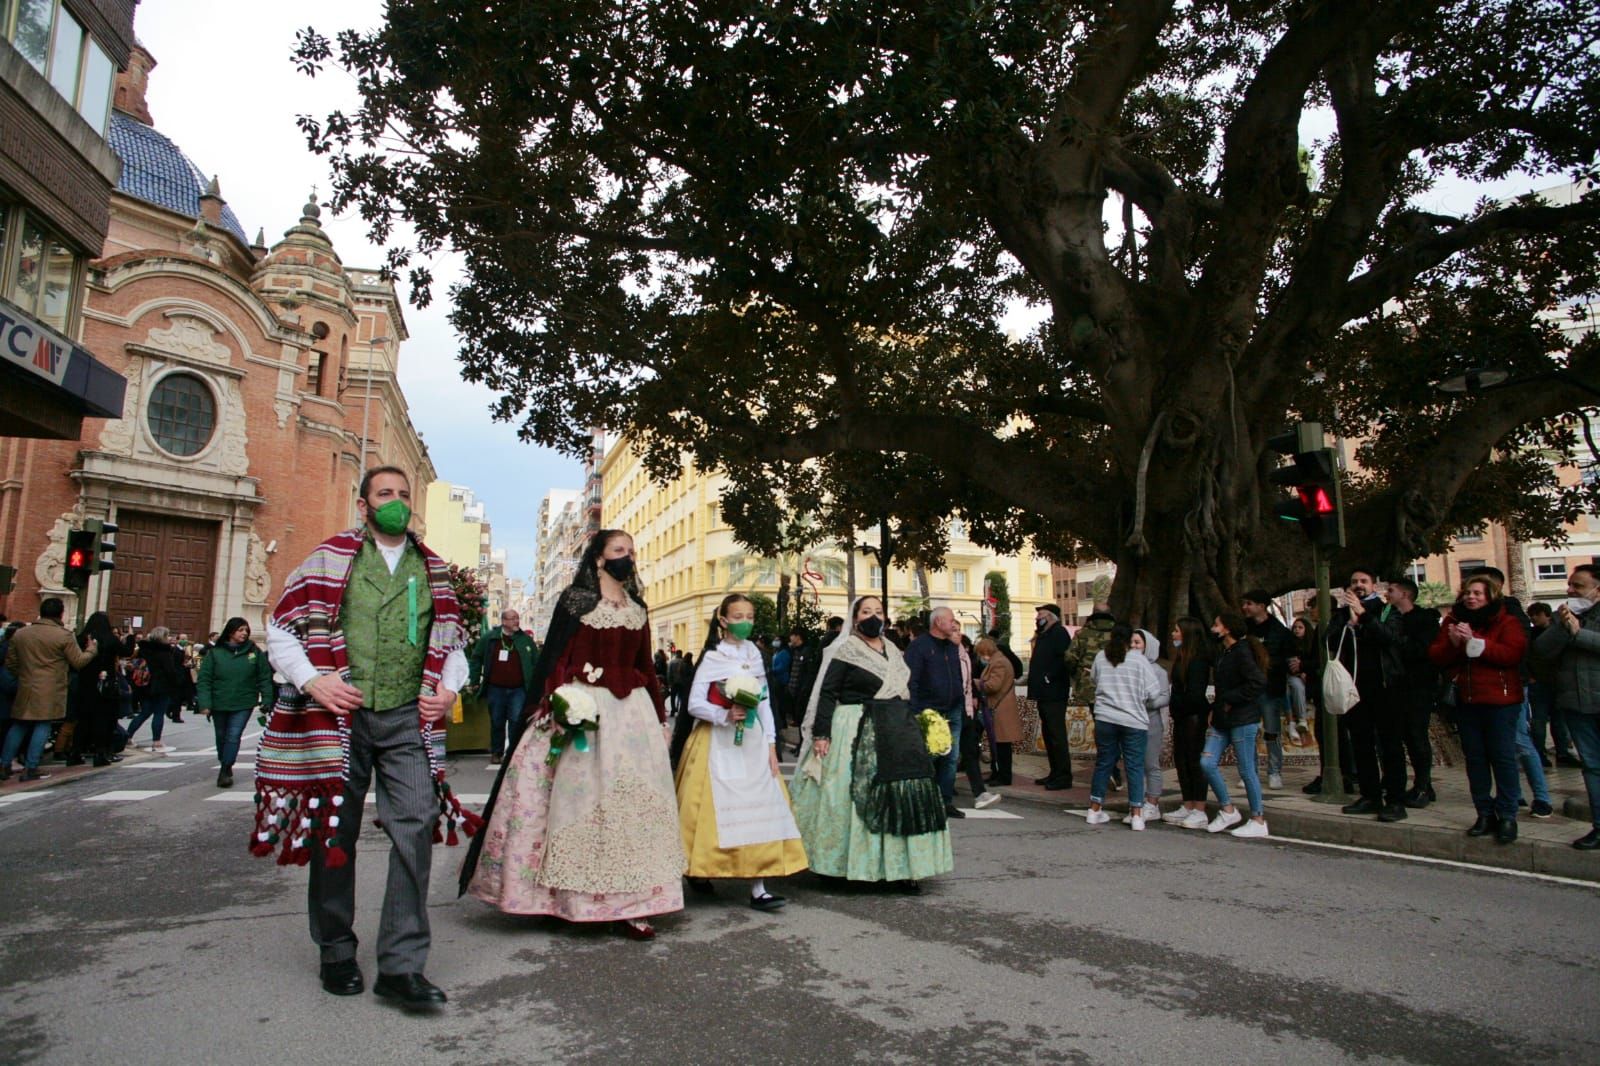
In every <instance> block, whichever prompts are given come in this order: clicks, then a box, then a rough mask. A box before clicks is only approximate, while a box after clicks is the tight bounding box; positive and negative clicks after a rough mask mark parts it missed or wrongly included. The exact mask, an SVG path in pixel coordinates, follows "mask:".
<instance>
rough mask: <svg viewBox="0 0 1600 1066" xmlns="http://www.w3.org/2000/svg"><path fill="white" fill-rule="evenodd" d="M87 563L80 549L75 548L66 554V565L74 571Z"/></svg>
mask: <svg viewBox="0 0 1600 1066" xmlns="http://www.w3.org/2000/svg"><path fill="white" fill-rule="evenodd" d="M87 561H88V560H87V559H86V558H85V556H84V552H83V549H82V548H77V549H74V550H73V551H70V552H68V553H67V565H68V566H70V567H73V568H74V569H76V568H77V567H80V566H83V565H84V563H85V562H87Z"/></svg>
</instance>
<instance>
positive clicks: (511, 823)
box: [461, 530, 684, 940]
mask: <svg viewBox="0 0 1600 1066" xmlns="http://www.w3.org/2000/svg"><path fill="white" fill-rule="evenodd" d="M541 675H542V676H541ZM533 682H534V684H533V689H534V691H535V692H536V693H538V697H539V702H538V703H537V704H536V705H535V706H534V707H533V709H532V713H531V716H530V718H529V724H528V726H527V728H526V729H525V730H524V731H523V734H522V735H520V736H517V737H514V738H513V739H512V742H511V744H512V747H511V751H509V752H508V753H507V755H506V758H505V760H504V765H503V766H502V767H501V770H500V778H499V780H497V781H496V782H495V787H494V791H493V793H491V794H490V797H489V803H488V805H487V806H486V807H485V808H484V818H485V822H486V823H487V824H486V825H485V827H484V830H483V833H482V834H481V835H480V836H479V838H478V839H477V840H475V841H474V842H473V848H472V851H471V852H469V853H468V856H467V862H466V865H465V866H464V867H463V869H462V875H461V886H462V889H463V890H464V891H467V892H471V893H472V894H473V895H474V896H476V897H478V898H479V899H481V900H483V901H484V902H486V903H491V904H493V905H494V906H496V907H498V908H500V909H501V910H503V911H505V912H507V913H509V914H529V915H532V914H548V915H554V916H556V917H559V918H565V919H567V920H568V921H572V922H597V921H615V922H617V923H619V925H618V927H619V929H621V930H622V931H623V932H624V933H626V934H627V935H628V936H630V937H633V938H635V939H641V940H642V939H649V938H650V937H652V936H654V935H655V930H654V928H653V927H652V926H651V924H650V922H649V919H650V918H651V917H654V916H655V915H658V914H666V913H669V912H672V911H677V910H681V909H682V908H683V883H682V877H683V871H684V854H683V846H682V843H681V841H680V837H679V832H678V809H677V800H676V794H675V791H674V788H673V782H672V770H671V767H670V766H669V764H668V760H667V743H666V736H665V733H664V732H663V731H662V728H661V723H662V722H663V721H665V719H666V708H665V705H664V704H663V703H662V698H661V689H660V686H659V684H658V681H657V677H656V671H655V666H654V663H653V662H652V660H651V649H650V627H649V617H648V614H647V613H646V610H645V605H644V601H643V600H642V599H641V598H640V597H639V592H638V582H637V581H636V580H635V577H634V557H633V538H632V537H630V536H629V535H628V534H627V533H624V532H622V531H621V530H601V531H600V532H599V533H596V534H595V535H594V537H593V538H592V539H591V540H590V542H589V547H588V549H587V550H586V551H585V552H584V555H583V558H582V559H581V560H580V561H579V564H578V571H577V574H576V575H575V576H574V578H573V581H572V585H571V586H569V587H568V588H567V590H566V591H565V592H563V593H562V595H561V600H560V602H559V603H558V604H557V607H556V610H555V614H554V616H553V617H552V619H551V622H550V630H549V633H548V634H547V636H546V638H545V645H544V654H543V655H541V656H540V657H539V662H538V665H537V666H536V667H535V676H534V679H533ZM563 685H571V686H576V687H577V688H578V689H579V690H580V691H582V692H584V693H586V694H587V695H588V696H589V697H590V698H591V699H593V701H594V703H595V706H596V707H597V708H598V711H599V715H598V723H599V725H598V728H597V729H596V730H595V731H594V732H592V733H589V734H587V738H586V739H587V741H588V742H587V744H586V745H585V747H584V748H579V747H578V746H577V745H570V746H567V747H566V748H565V749H564V750H562V751H560V753H559V754H558V755H557V757H556V758H555V760H554V761H553V762H552V761H550V752H551V742H552V740H553V739H554V738H555V733H554V730H553V722H552V719H551V716H550V695H551V693H553V692H555V690H556V689H558V688H560V687H562V686H563Z"/></svg>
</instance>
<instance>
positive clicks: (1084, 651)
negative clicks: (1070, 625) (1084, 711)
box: [1067, 604, 1116, 707]
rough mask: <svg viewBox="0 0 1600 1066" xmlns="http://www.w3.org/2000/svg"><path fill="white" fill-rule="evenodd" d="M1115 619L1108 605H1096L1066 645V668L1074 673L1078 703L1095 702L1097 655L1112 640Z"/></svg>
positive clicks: (1073, 689) (1074, 692) (1084, 704)
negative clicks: (1070, 642) (1070, 644)
mask: <svg viewBox="0 0 1600 1066" xmlns="http://www.w3.org/2000/svg"><path fill="white" fill-rule="evenodd" d="M1115 624H1116V619H1114V618H1113V617H1111V612H1110V611H1109V610H1106V609H1105V608H1103V607H1101V606H1099V605H1098V604H1097V605H1096V606H1095V610H1094V613H1093V614H1091V615H1090V616H1089V620H1088V621H1087V622H1085V623H1084V624H1083V627H1082V628H1080V629H1079V630H1078V632H1077V633H1076V634H1074V635H1073V638H1072V646H1071V647H1070V648H1068V649H1067V668H1068V670H1069V671H1070V672H1071V674H1072V702H1073V704H1074V705H1075V706H1080V707H1093V706H1094V657H1095V655H1096V654H1098V653H1099V652H1100V651H1101V650H1102V649H1103V648H1105V646H1106V644H1107V643H1108V642H1109V641H1110V640H1111V627H1112V626H1113V625H1115Z"/></svg>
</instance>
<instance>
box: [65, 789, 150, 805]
mask: <svg viewBox="0 0 1600 1066" xmlns="http://www.w3.org/2000/svg"><path fill="white" fill-rule="evenodd" d="M169 791H171V790H170V789H165V788H155V789H147V788H119V789H117V790H116V791H114V792H102V793H100V795H98V796H85V797H83V802H85V803H139V802H142V801H144V800H147V799H155V798H156V797H157V796H165V795H166V794H167V793H168V792H169Z"/></svg>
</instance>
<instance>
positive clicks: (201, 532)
mask: <svg viewBox="0 0 1600 1066" xmlns="http://www.w3.org/2000/svg"><path fill="white" fill-rule="evenodd" d="M117 525H118V527H119V529H118V531H117V553H116V556H115V558H116V561H117V568H116V570H114V571H112V574H111V594H110V597H109V599H108V601H107V604H106V610H107V612H108V613H109V614H110V615H111V620H112V621H113V622H114V623H115V624H117V625H121V624H123V622H124V620H125V619H128V618H136V617H142V618H143V619H144V628H145V630H146V631H148V630H150V629H152V628H154V627H155V626H166V627H167V628H168V629H170V630H172V633H173V636H174V638H176V636H177V635H178V634H179V633H188V634H189V636H190V637H192V638H194V639H195V640H204V639H205V638H206V634H207V633H209V632H210V629H211V607H212V602H213V596H212V591H213V590H212V586H213V583H214V581H215V576H216V560H217V532H218V523H216V522H207V521H203V520H199V519H193V518H178V517H175V516H172V515H161V514H151V513H149V512H145V511H132V510H127V509H119V510H118V512H117Z"/></svg>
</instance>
